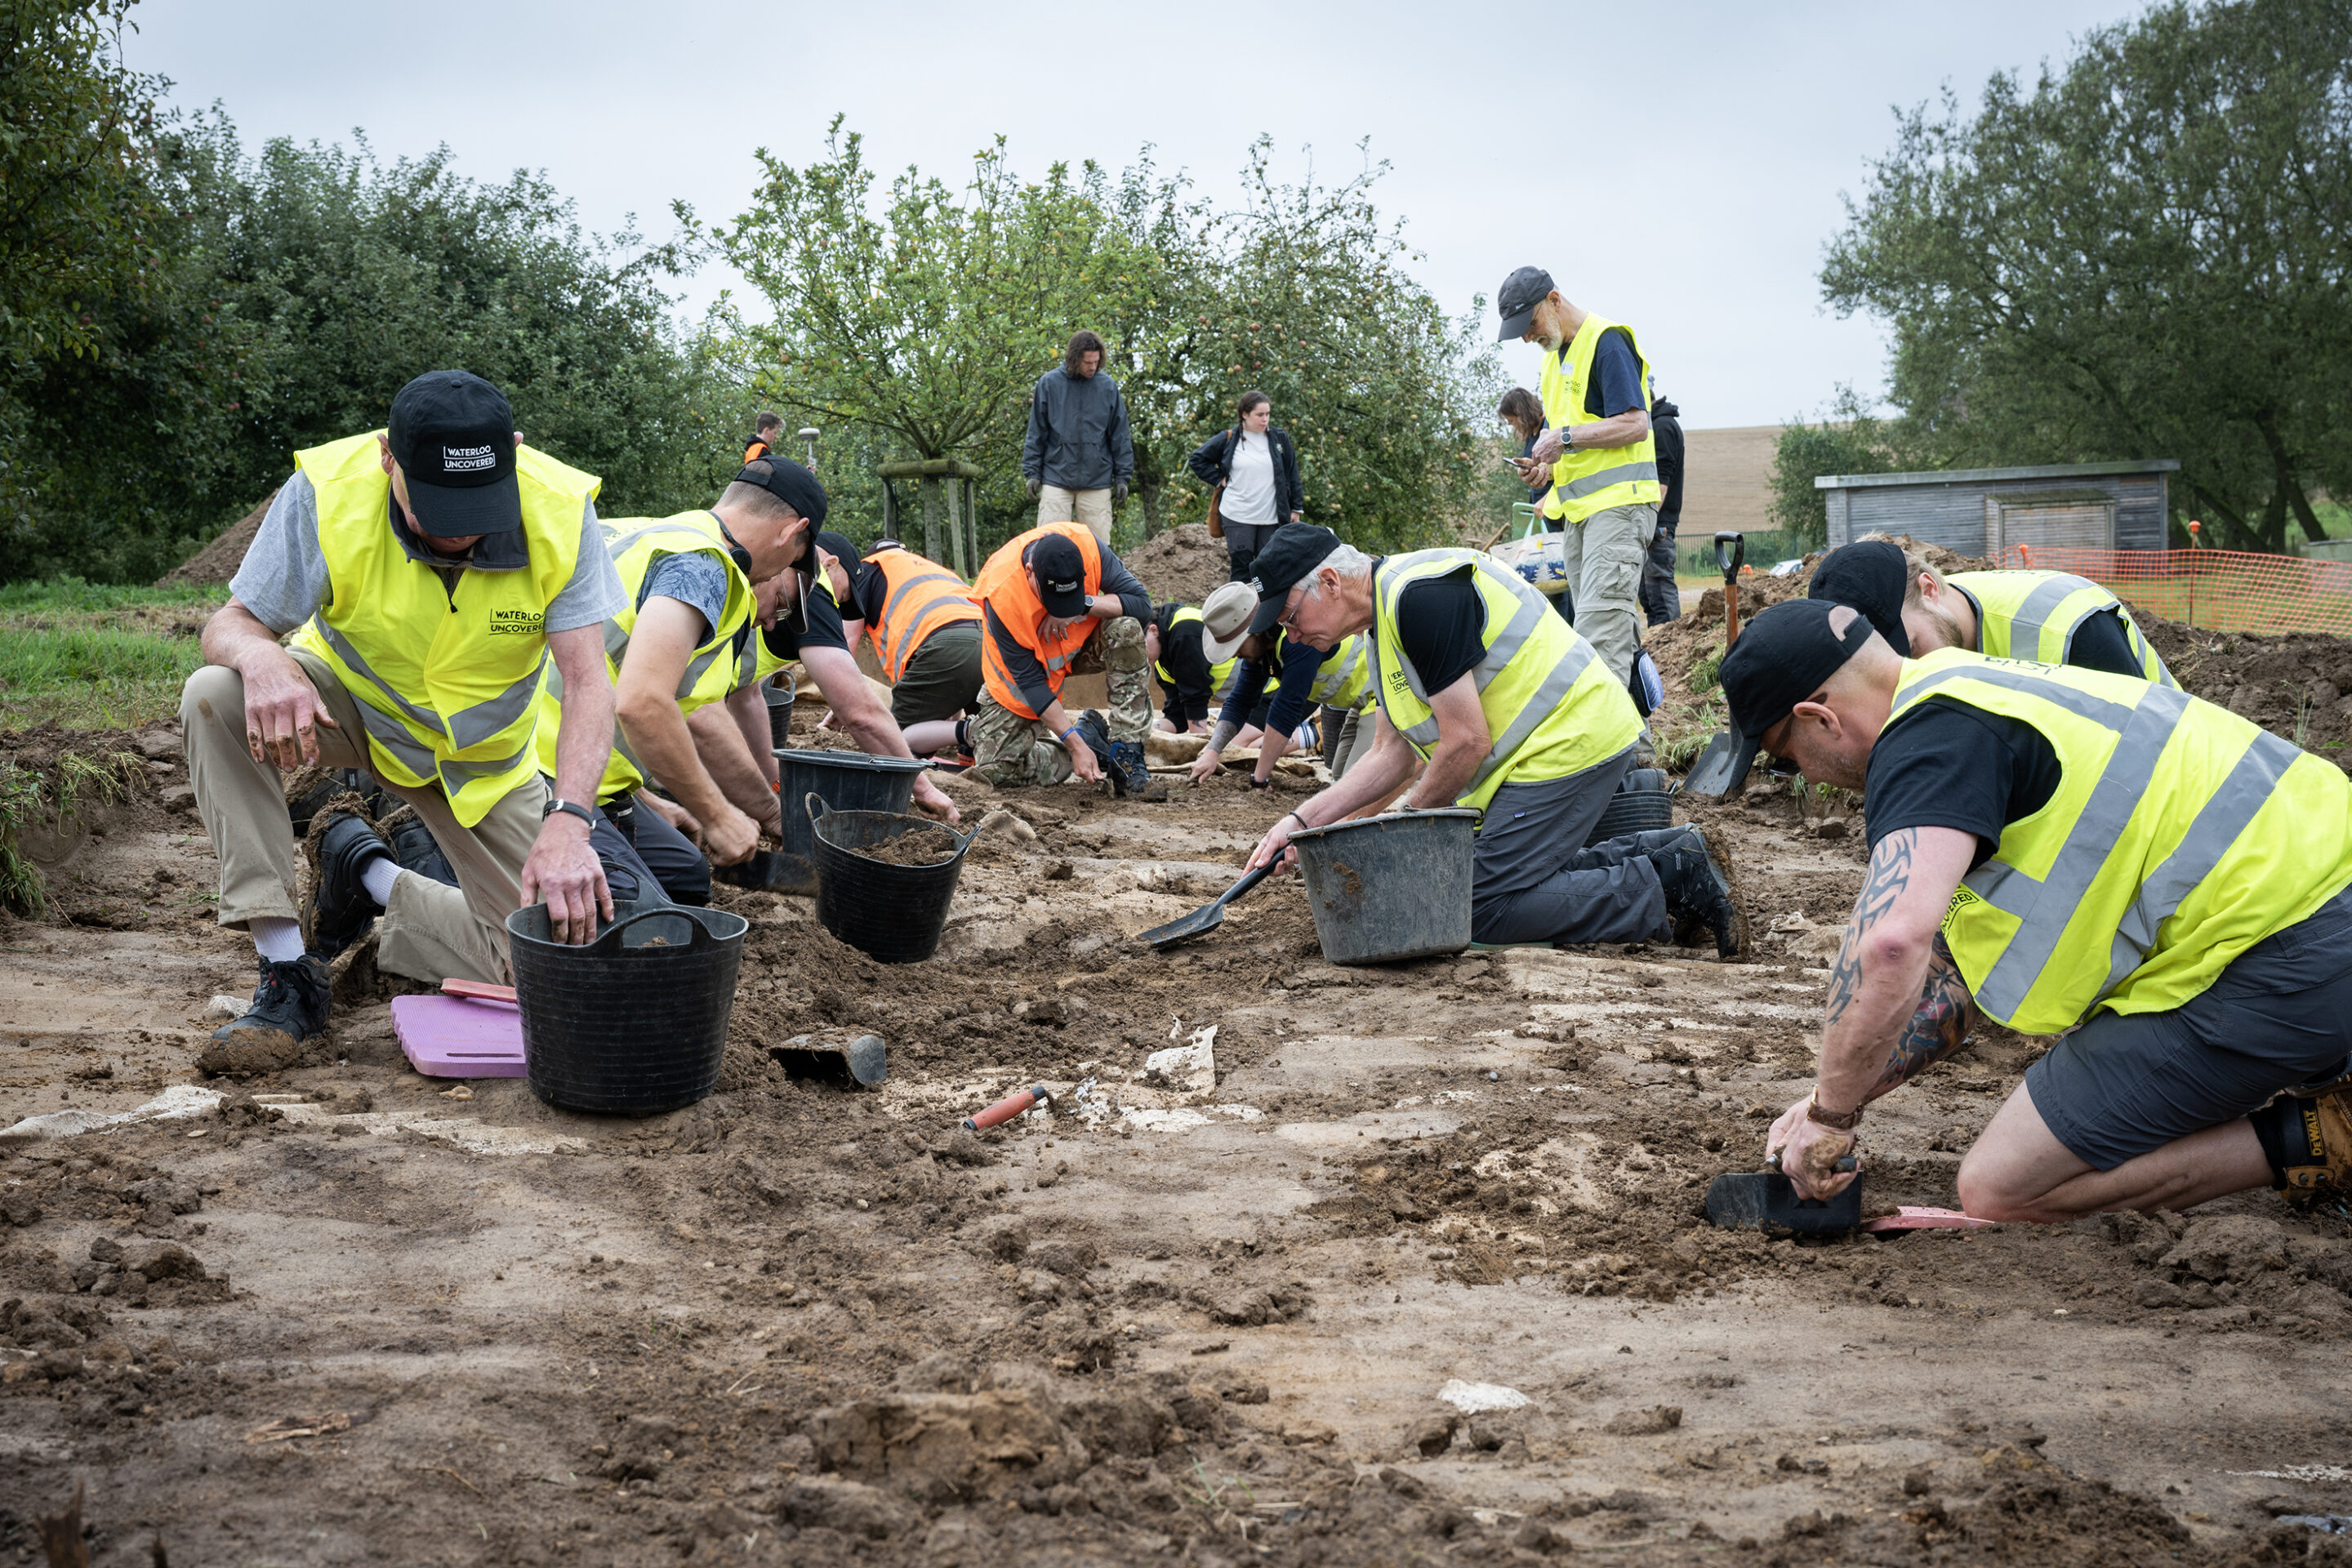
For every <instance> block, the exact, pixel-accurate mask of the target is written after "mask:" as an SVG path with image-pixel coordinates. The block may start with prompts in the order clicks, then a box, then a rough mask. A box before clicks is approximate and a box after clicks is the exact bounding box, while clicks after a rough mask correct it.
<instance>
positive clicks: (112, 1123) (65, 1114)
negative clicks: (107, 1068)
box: [0, 1083, 221, 1143]
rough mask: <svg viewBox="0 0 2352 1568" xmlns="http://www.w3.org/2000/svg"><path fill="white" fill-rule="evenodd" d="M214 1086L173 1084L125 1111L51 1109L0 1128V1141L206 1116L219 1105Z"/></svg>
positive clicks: (33, 1139) (67, 1135)
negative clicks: (199, 1086) (198, 1086)
mask: <svg viewBox="0 0 2352 1568" xmlns="http://www.w3.org/2000/svg"><path fill="white" fill-rule="evenodd" d="M220 1101H221V1094H220V1090H218V1089H199V1088H197V1087H196V1086H195V1085H194V1084H192V1083H175V1084H173V1086H172V1087H171V1088H169V1089H165V1090H164V1091H163V1093H161V1094H159V1095H157V1096H156V1097H155V1098H154V1099H152V1100H149V1101H148V1102H147V1103H146V1104H144V1105H140V1106H134V1107H132V1108H131V1110H116V1111H104V1110H52V1111H50V1112H49V1113H48V1114H47V1116H28V1117H26V1118H25V1120H24V1121H19V1122H17V1123H16V1125H15V1126H13V1127H5V1128H0V1143H30V1142H36V1141H37V1140H40V1139H43V1138H72V1137H76V1136H78V1135H79V1134H81V1133H84V1132H95V1131H99V1130H100V1129H101V1128H107V1127H128V1126H130V1125H131V1123H132V1122H134V1121H184V1120H186V1119H187V1118H189V1117H191V1116H207V1115H210V1114H211V1113H212V1110H213V1108H214V1107H215V1106H217V1105H218V1104H220Z"/></svg>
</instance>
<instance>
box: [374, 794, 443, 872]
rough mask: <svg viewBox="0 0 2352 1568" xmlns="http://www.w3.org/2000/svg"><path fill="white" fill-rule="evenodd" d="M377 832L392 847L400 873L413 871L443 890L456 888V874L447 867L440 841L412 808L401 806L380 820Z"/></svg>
mask: <svg viewBox="0 0 2352 1568" xmlns="http://www.w3.org/2000/svg"><path fill="white" fill-rule="evenodd" d="M381 831H382V832H383V837H384V839H385V841H386V842H387V843H389V844H390V845H391V846H392V858H394V860H396V861H398V862H399V864H400V868H401V869H402V870H404V871H414V872H415V873H416V874H417V875H418V876H420V877H425V878H429V879H432V880H434V881H436V882H438V883H440V884H441V885H442V886H444V887H448V888H454V887H456V886H457V870H456V868H454V867H452V866H451V865H450V864H449V857H448V856H446V855H444V854H443V853H442V852H441V841H440V840H439V839H437V838H436V837H433V830H432V829H431V828H429V827H427V826H425V819H424V818H423V817H421V816H417V815H416V808H415V806H413V805H404V806H402V807H401V808H400V809H399V810H398V811H395V812H394V813H393V814H392V815H391V816H387V817H385V818H384V819H383V823H382V825H381Z"/></svg>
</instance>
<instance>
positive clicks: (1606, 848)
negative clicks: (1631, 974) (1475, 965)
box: [1470, 746, 1674, 942]
mask: <svg viewBox="0 0 2352 1568" xmlns="http://www.w3.org/2000/svg"><path fill="white" fill-rule="evenodd" d="M1632 771H1633V748H1632V747H1630V746H1629V747H1627V748H1626V749H1625V750H1624V751H1622V752H1618V753H1617V754H1616V755H1615V756H1613V757H1612V758H1610V759H1609V760H1608V761H1607V762H1605V763H1599V764H1597V765H1595V766H1593V767H1589V768H1587V769H1585V770H1584V771H1583V772H1582V773H1570V775H1569V776H1568V777H1566V778H1564V779H1553V780H1550V781H1549V782H1548V783H1545V784H1505V785H1504V786H1503V787H1502V788H1500V789H1498V790H1496V792H1495V798H1494V799H1493V800H1492V801H1490V802H1488V803H1487V806H1486V822H1485V823H1484V824H1483V825H1482V826H1480V827H1479V829H1478V837H1477V839H1476V840H1475V844H1474V846H1473V847H1472V849H1471V860H1470V938H1471V940H1472V941H1473V942H1665V941H1669V940H1671V939H1672V938H1673V936H1674V926H1673V924H1672V922H1670V921H1668V920H1667V919H1666V894H1665V889H1664V888H1662V887H1660V886H1659V885H1658V873H1657V870H1656V868H1654V867H1653V866H1652V865H1651V864H1650V861H1649V858H1648V857H1646V856H1644V855H1643V853H1642V852H1641V851H1640V850H1639V849H1638V848H1636V847H1634V846H1633V842H1632V841H1631V840H1628V839H1622V838H1612V839H1611V840H1610V841H1608V842H1607V843H1605V844H1596V845H1594V846H1593V847H1591V848H1590V849H1587V848H1584V847H1583V844H1584V836H1585V835H1586V834H1588V833H1590V832H1591V831H1592V825H1593V824H1594V823H1596V822H1598V821H1600V820H1601V812H1602V811H1603V810H1604V809H1606V808H1607V806H1608V805H1609V797H1610V796H1611V795H1614V794H1616V793H1617V786H1618V784H1620V783H1622V781H1623V779H1624V777H1625V775H1626V774H1627V773H1631V772H1632Z"/></svg>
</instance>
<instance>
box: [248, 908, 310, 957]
mask: <svg viewBox="0 0 2352 1568" xmlns="http://www.w3.org/2000/svg"><path fill="white" fill-rule="evenodd" d="M245 926H246V930H247V931H249V932H251V933H252V936H253V945H254V946H255V948H257V950H259V952H260V953H261V956H262V957H264V958H266V959H268V961H269V962H270V963H293V962H294V961H295V960H296V959H298V958H299V957H301V956H302V922H301V921H289V920H288V919H287V918H286V917H285V916H283V915H256V916H255V917H254V918H253V919H251V920H249V921H246V922H245Z"/></svg>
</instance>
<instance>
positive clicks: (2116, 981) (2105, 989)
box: [2099, 730, 2302, 997]
mask: <svg viewBox="0 0 2352 1568" xmlns="http://www.w3.org/2000/svg"><path fill="white" fill-rule="evenodd" d="M2301 755H2302V752H2300V751H2299V750H2297V749H2296V748H2295V747H2294V746H2292V745H2290V744H2288V743H2287V742H2284V741H2282V740H2280V739H2279V738H2278V737H2277V736H2276V735H2273V734H2272V733H2271V732H2270V731H2267V730H2257V731H2255V732H2254V742H2253V744H2252V745H2251V746H2248V747H2247V748H2246V750H2245V754H2244V755H2242V756H2241V757H2240V758H2239V759H2238V760H2237V762H2236V763H2235V764H2234V765H2232V766H2231V769H2230V773H2229V776H2228V777H2227V778H2225V779H2223V780H2222V781H2221V788H2220V789H2218V790H2216V791H2214V792H2213V796H2212V798H2211V799H2210V800H2208V801H2207V802H2206V803H2205V805H2204V806H2203V808H2202V809H2200V811H2199V812H2198V813H2197V819H2196V820H2195V821H2194V822H2192V823H2190V824H2189V831H2188V832H2187V833H2186V834H2185V835H2183V836H2182V837H2181V840H2180V843H2179V847H2177V848H2175V849H2174V850H2173V852H2172V853H2171V854H2170V855H2168V856H2167V857H2166V858H2164V860H2163V861H2162V862H2161V863H2160V864H2158V866H2157V867H2156V868H2155V869H2153V870H2151V871H2150V872H2148V874H2147V880H2145V881H2143V882H2142V883H2141V884H2140V889H2139V897H2138V898H2137V899H2135V900H2132V904H2131V908H2129V909H2127V910H2125V911H2124V918H2123V922H2122V923H2121V924H2120V925H2119V926H2118V927H2117V928H2116V942H2115V949H2114V952H2113V956H2112V957H2111V959H2110V961H2109V963H2108V965H2107V981H2106V984H2104V985H2102V986H2100V987H2099V994H2100V995H2101V996H2103V997H2104V996H2105V995H2106V994H2108V993H2109V992H2111V991H2113V990H2114V989H2115V988H2116V986H2118V985H2121V984H2123V983H2124V979H2125V977H2126V975H2128V974H2130V973H2131V972H2132V971H2133V970H2135V969H2137V968H2138V967H2139V966H2140V964H2141V963H2142V962H2143V961H2144V960H2146V958H2147V950H2148V949H2149V948H2151V947H2154V946H2155V945H2156V933H2157V930H2158V927H2160V926H2162V925H2163V924H2164V922H2165V921H2168V920H2170V919H2171V918H2172V917H2173V914H2174V913H2175V912H2176V911H2177V910H2179V908H2180V905H2181V903H2182V901H2183V900H2186V899H2187V898H2188V897H2189V894H2190V893H2192V892H2194V891H2196V889H2197V885H2198V884H2199V883H2200V882H2202V881H2203V880H2204V879H2206V878H2208V877H2210V876H2211V875H2212V874H2213V868H2214V867H2216V866H2218V865H2220V864H2221V857H2222V856H2224V855H2226V854H2228V853H2229V852H2230V847H2231V845H2233V844H2235V843H2237V841H2238V838H2239V837H2240V835H2242V834H2243V833H2244V832H2245V831H2246V828H2247V827H2248V826H2250V825H2251V824H2252V822H2253V820H2254V816H2255V814H2257V813H2258V812H2260V811H2261V810H2262V809H2263V806H2264V805H2266V804H2268V803H2269V801H2270V797H2271V791H2272V790H2273V789H2275V788H2276V787H2277V786H2278V783H2279V781H2280V780H2281V779H2283V778H2284V777H2285V776H2286V771H2287V769H2289V768H2291V767H2293V766H2294V763H2295V759H2296V758H2297V757H2299V756H2301Z"/></svg>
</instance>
